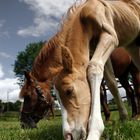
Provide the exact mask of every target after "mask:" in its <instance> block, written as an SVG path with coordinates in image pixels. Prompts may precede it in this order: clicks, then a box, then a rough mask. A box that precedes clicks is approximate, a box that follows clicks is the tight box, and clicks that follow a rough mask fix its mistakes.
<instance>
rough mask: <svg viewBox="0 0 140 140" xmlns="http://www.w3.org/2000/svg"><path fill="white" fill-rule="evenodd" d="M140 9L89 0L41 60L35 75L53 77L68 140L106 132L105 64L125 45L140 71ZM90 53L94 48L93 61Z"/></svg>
mask: <svg viewBox="0 0 140 140" xmlns="http://www.w3.org/2000/svg"><path fill="white" fill-rule="evenodd" d="M139 11H140V6H139V1H137V0H130V1H128V2H125V1H121V0H120V1H108V0H107V1H104V0H87V1H85V2H84V3H82V4H80V5H76V4H75V5H73V6H72V7H71V8H70V9H69V11H68V13H67V16H66V17H65V20H64V21H63V23H62V27H61V30H60V31H59V32H58V33H57V34H56V35H55V36H54V37H53V38H52V39H50V40H49V42H48V43H46V44H45V46H44V47H43V48H42V50H41V51H40V53H39V55H38V56H37V58H36V60H35V62H34V65H33V69H32V72H31V75H32V76H33V77H34V78H35V79H36V80H37V81H39V82H46V80H50V79H52V82H53V83H54V84H55V87H56V89H57V91H58V94H57V96H58V98H59V100H60V103H61V108H62V123H63V135H64V138H65V140H72V139H73V140H85V139H86V138H87V140H92V139H94V140H98V139H99V138H100V135H101V134H102V131H103V129H104V124H103V120H102V117H101V109H100V84H101V81H102V78H103V71H104V65H105V63H106V61H107V59H108V58H109V56H110V54H111V52H112V51H113V50H114V49H115V47H120V46H124V47H125V48H126V49H127V50H128V52H129V53H130V54H131V57H132V60H133V61H134V63H135V65H136V66H137V67H138V68H139V70H140V65H139V62H140V56H139V52H140V48H139V47H138V45H139V44H137V41H136V38H139V32H140V21H139V17H140V15H139V13H140V12H139ZM91 42H93V43H91ZM91 44H94V45H91ZM89 48H90V49H89ZM89 50H94V53H93V56H92V58H91V60H90V62H89ZM87 77H88V80H89V83H90V87H89V84H88V81H87ZM36 80H35V81H36ZM25 87H26V88H24V92H26V93H27V92H28V89H29V88H30V85H29V84H28V83H25ZM90 93H91V95H92V96H91V99H92V100H91V101H90ZM90 103H91V104H90ZM90 105H91V109H90ZM89 115H90V116H89ZM87 126H88V129H87Z"/></svg>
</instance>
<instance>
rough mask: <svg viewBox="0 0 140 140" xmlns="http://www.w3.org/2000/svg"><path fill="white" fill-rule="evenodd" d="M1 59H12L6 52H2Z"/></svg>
mask: <svg viewBox="0 0 140 140" xmlns="http://www.w3.org/2000/svg"><path fill="white" fill-rule="evenodd" d="M0 57H3V58H12V57H11V56H10V55H9V54H7V53H5V52H0Z"/></svg>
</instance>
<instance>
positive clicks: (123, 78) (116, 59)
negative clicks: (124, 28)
mask: <svg viewBox="0 0 140 140" xmlns="http://www.w3.org/2000/svg"><path fill="white" fill-rule="evenodd" d="M122 56H123V59H120V58H122ZM111 62H112V65H113V70H114V74H115V77H116V78H118V79H119V81H120V83H121V85H122V86H123V87H124V89H125V91H126V94H127V97H128V98H129V99H130V102H131V106H132V117H135V118H137V119H140V118H139V116H140V114H139V108H140V106H139V102H140V100H139V98H137V102H136V100H135V94H136V97H139V95H140V90H139V89H140V72H139V70H138V69H137V68H136V67H135V65H134V64H133V62H132V60H131V57H130V56H129V55H128V53H127V52H126V51H125V50H124V49H123V48H117V49H115V50H114V51H113V53H112V54H111ZM105 70H106V69H105ZM129 73H130V74H131V75H132V82H133V85H134V90H135V94H134V90H133V88H132V87H131V85H130V83H129V79H128V78H129V77H128V76H129ZM105 76H106V75H105ZM113 78H114V77H113ZM102 86H104V85H103V84H102ZM116 86H117V85H116ZM104 92H105V90H104V91H103V90H101V103H102V105H103V109H104V113H105V117H106V120H107V121H108V120H109V118H110V111H109V109H108V106H107V104H106V101H105V100H104ZM137 103H138V104H137Z"/></svg>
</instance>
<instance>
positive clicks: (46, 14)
mask: <svg viewBox="0 0 140 140" xmlns="http://www.w3.org/2000/svg"><path fill="white" fill-rule="evenodd" d="M20 1H21V2H24V3H26V4H27V5H28V6H29V8H30V9H31V10H32V11H33V12H34V13H35V17H34V21H33V22H34V23H33V25H31V26H29V27H26V28H24V29H20V30H19V31H18V32H17V34H18V35H20V36H34V37H38V36H40V35H45V34H46V32H47V31H50V30H55V29H57V27H58V25H59V20H60V19H61V17H62V15H64V13H65V12H66V11H67V9H68V8H69V7H70V5H72V4H73V3H74V2H75V0H51V1H50V0H20Z"/></svg>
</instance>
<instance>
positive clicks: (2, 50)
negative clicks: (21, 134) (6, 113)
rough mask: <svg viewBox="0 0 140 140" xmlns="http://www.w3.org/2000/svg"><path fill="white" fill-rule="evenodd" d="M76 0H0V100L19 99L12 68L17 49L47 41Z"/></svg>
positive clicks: (21, 49) (13, 100)
mask: <svg viewBox="0 0 140 140" xmlns="http://www.w3.org/2000/svg"><path fill="white" fill-rule="evenodd" d="M74 2H75V0H0V100H2V101H4V102H5V101H12V102H15V101H16V100H18V99H19V98H18V95H19V91H20V89H19V86H18V85H17V84H16V83H17V78H16V77H15V75H14V72H13V68H14V67H13V65H14V62H15V60H16V56H17V55H18V52H20V51H24V50H25V47H26V45H28V44H29V43H33V42H38V41H45V40H48V39H49V38H51V37H52V36H53V35H54V34H55V33H56V32H57V30H58V29H59V26H60V20H61V18H62V16H64V14H65V12H66V11H67V9H68V8H69V7H70V6H71V5H72V4H73V3H74Z"/></svg>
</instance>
